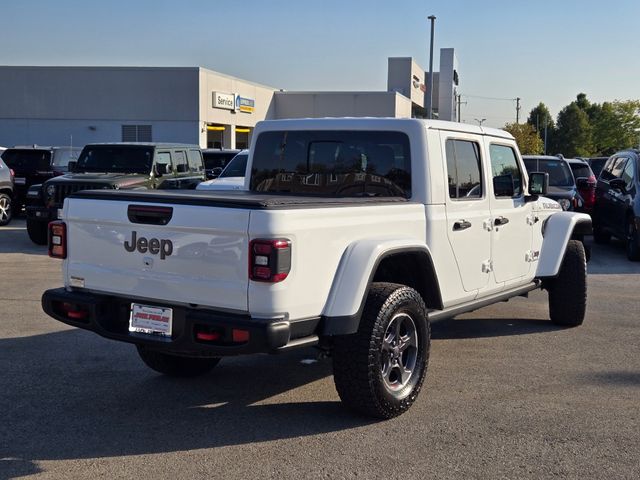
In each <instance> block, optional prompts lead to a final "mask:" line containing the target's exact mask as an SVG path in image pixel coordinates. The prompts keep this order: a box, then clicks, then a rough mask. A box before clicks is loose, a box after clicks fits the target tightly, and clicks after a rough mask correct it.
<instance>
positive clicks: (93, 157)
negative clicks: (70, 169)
mask: <svg viewBox="0 0 640 480" xmlns="http://www.w3.org/2000/svg"><path fill="white" fill-rule="evenodd" d="M152 164H153V147H146V146H131V145H91V146H86V147H84V149H83V150H82V153H81V154H80V158H79V159H78V165H77V167H76V171H78V172H105V173H147V174H148V173H150V172H151V165H152Z"/></svg>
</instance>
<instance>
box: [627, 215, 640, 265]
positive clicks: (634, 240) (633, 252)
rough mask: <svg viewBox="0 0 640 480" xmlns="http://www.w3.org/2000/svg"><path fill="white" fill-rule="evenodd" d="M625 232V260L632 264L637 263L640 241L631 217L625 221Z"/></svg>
mask: <svg viewBox="0 0 640 480" xmlns="http://www.w3.org/2000/svg"><path fill="white" fill-rule="evenodd" d="M626 232H627V238H626V240H627V258H628V259H629V260H631V261H632V262H637V261H639V260H640V245H638V242H639V241H640V240H639V239H638V229H637V228H636V225H635V222H634V218H633V217H629V218H628V219H627V225H626Z"/></svg>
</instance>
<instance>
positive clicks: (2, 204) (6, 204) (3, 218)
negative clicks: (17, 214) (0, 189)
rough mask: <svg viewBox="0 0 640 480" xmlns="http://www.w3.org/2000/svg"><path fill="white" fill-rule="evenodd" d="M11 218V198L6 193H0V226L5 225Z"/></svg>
mask: <svg viewBox="0 0 640 480" xmlns="http://www.w3.org/2000/svg"><path fill="white" fill-rule="evenodd" d="M11 218H13V213H12V210H11V197H10V196H9V195H7V194H6V193H0V226H2V225H7V224H8V223H9V222H10V221H11Z"/></svg>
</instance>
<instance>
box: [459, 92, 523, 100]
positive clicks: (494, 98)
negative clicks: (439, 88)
mask: <svg viewBox="0 0 640 480" xmlns="http://www.w3.org/2000/svg"><path fill="white" fill-rule="evenodd" d="M460 96H461V97H467V98H480V99H482V100H504V101H507V100H508V101H510V102H515V101H516V99H515V98H503V97H485V96H483V95H469V94H467V93H461V94H460Z"/></svg>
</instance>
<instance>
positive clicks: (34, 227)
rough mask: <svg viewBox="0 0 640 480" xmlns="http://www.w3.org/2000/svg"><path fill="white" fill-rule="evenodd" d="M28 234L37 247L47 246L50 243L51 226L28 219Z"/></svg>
mask: <svg viewBox="0 0 640 480" xmlns="http://www.w3.org/2000/svg"><path fill="white" fill-rule="evenodd" d="M27 233H28V234H29V238H30V239H31V241H32V242H33V243H35V244H36V245H46V244H47V243H48V241H49V239H48V236H49V224H48V223H46V222H38V221H37V220H31V219H29V218H27Z"/></svg>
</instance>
